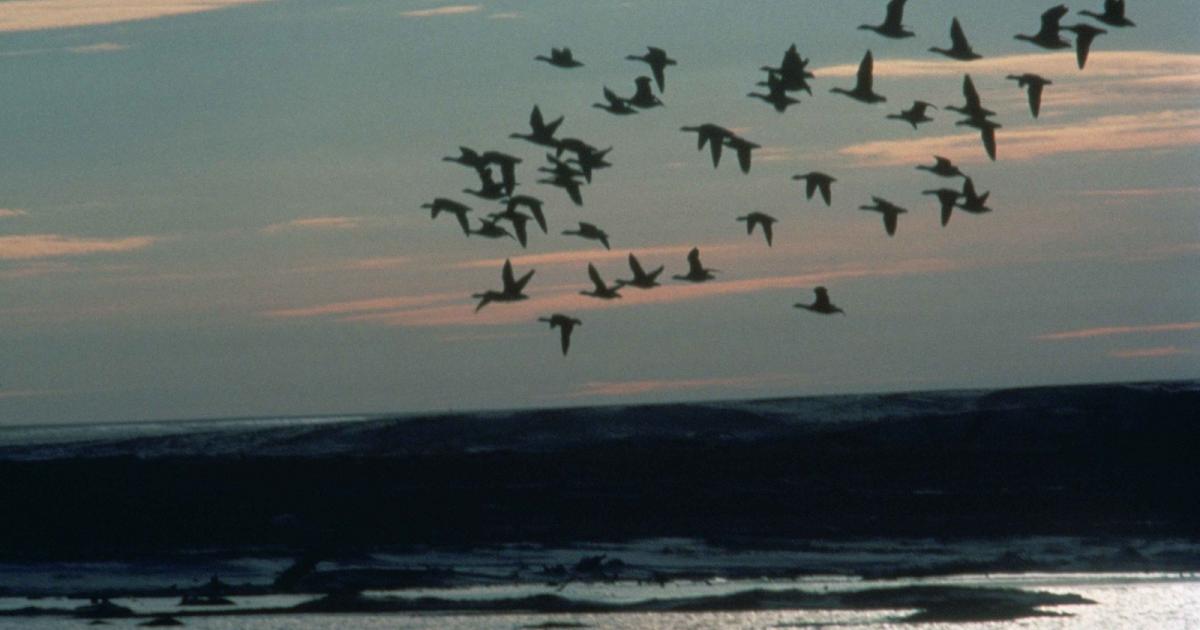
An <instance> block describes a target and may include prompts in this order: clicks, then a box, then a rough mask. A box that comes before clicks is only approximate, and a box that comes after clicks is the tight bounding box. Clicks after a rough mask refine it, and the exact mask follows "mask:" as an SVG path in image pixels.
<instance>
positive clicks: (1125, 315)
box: [0, 0, 1200, 425]
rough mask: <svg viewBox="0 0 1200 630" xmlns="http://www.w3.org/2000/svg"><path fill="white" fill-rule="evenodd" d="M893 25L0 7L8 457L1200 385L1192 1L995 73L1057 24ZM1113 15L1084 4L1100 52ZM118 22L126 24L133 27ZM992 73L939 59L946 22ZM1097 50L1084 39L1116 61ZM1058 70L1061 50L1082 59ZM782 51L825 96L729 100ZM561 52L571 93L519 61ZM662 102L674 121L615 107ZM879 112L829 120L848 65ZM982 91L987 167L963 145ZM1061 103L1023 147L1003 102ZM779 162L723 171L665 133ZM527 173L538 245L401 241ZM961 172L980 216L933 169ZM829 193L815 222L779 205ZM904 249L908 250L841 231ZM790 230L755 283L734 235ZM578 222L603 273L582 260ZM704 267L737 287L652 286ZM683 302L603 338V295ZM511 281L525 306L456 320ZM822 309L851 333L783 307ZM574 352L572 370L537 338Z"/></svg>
mask: <svg viewBox="0 0 1200 630" xmlns="http://www.w3.org/2000/svg"><path fill="white" fill-rule="evenodd" d="M885 4H886V2H885V1H884V0H870V1H868V0H861V1H860V0H853V1H846V2H836V3H833V2H828V1H825V0H787V1H784V0H757V1H754V2H738V1H734V0H728V1H695V0H686V1H685V0H674V1H672V0H665V1H664V0H643V1H621V2H618V1H608V0H593V1H588V2H584V1H561V0H559V1H551V0H537V1H517V0H510V1H495V2H492V1H488V2H483V3H480V4H446V3H438V2H435V1H433V0H427V1H408V0H399V1H395V0H393V1H382V0H371V1H368V0H364V1H343V0H277V1H270V0H262V1H255V0H154V1H149V0H145V1H143V0H126V1H123V2H120V3H114V2H100V1H98V0H7V1H3V2H0V85H3V86H4V89H3V91H2V94H0V174H2V178H0V357H2V359H3V360H2V361H0V424H4V425H17V424H42V423H67V422H96V421H125V420H148V419H172V418H201V417H224V416H273V415H315V414H334V413H390V412H397V413H409V412H424V411H439V412H440V411H447V410H463V409H486V408H513V407H552V406H563V405H578V404H625V403H632V402H653V401H668V400H682V399H689V400H695V399H719V398H750V397H753V398H758V397H773V396H793V395H814V394H827V393H846V392H875V391H892V390H918V389H945V388H973V387H1002V386H1014V385H1038V384H1062V383H1080V382H1100V381H1129V380H1151V379H1175V378H1195V377H1200V36H1198V35H1197V31H1196V25H1197V24H1200V3H1197V2H1194V1H1193V0H1155V1H1154V2H1150V1H1146V0H1129V2H1128V3H1127V4H1128V6H1129V8H1128V16H1129V17H1130V18H1131V19H1132V20H1133V21H1135V22H1136V23H1137V26H1136V27H1135V28H1126V29H1117V28H1113V27H1105V28H1107V30H1108V31H1109V33H1108V34H1106V35H1101V36H1100V37H1098V38H1097V39H1096V41H1095V43H1094V44H1093V47H1092V52H1091V56H1090V58H1089V60H1088V63H1087V67H1086V69H1085V70H1082V71H1080V70H1078V69H1077V67H1076V65H1075V55H1074V52H1073V51H1070V50H1065V51H1055V52H1049V51H1045V50H1042V49H1040V48H1036V47H1034V46H1032V45H1030V44H1028V43H1026V42H1021V41H1016V40H1014V39H1013V37H1012V36H1013V35H1014V34H1016V33H1033V32H1035V31H1036V30H1037V29H1038V26H1039V16H1040V14H1041V12H1042V11H1044V10H1045V9H1047V8H1049V7H1050V6H1051V5H1052V4H1054V3H1053V2H1050V1H1047V0H1039V1H1037V2H1033V1H1029V0H1014V1H1011V2H995V1H993V0H968V1H962V0H911V1H910V2H909V3H908V8H907V11H906V15H905V23H906V24H907V25H908V26H909V27H910V28H911V29H912V30H913V31H915V32H916V37H914V38H910V39H904V40H890V39H886V38H883V37H881V36H879V35H877V34H875V33H872V32H869V31H865V30H858V29H857V28H856V27H857V26H858V25H859V24H863V23H871V24H877V23H879V22H881V21H882V19H883V14H884V5H885ZM1102 4H1103V3H1102V0H1088V2H1086V3H1072V4H1070V7H1071V11H1072V12H1071V14H1070V15H1069V16H1068V17H1067V18H1065V19H1064V23H1066V24H1074V23H1077V22H1089V23H1093V24H1096V23H1095V22H1094V21H1092V20H1089V19H1087V18H1085V17H1083V16H1079V15H1078V14H1077V13H1076V12H1077V11H1078V10H1080V9H1091V10H1094V11H1099V9H1100V7H1101V5H1102ZM109 5H119V6H117V7H116V8H114V7H112V6H109ZM955 16H957V17H958V18H959V20H960V21H961V22H962V24H963V27H964V29H965V31H966V34H967V36H968V37H969V38H970V40H971V43H972V45H973V46H974V47H975V49H976V50H977V51H978V52H980V53H981V54H983V55H984V57H985V58H984V59H982V60H978V61H974V62H969V63H964V62H958V61H952V60H949V59H946V58H945V57H941V56H939V55H935V54H933V53H930V52H928V50H927V49H928V48H929V47H930V46H941V47H945V46H948V45H949V25H950V20H951V18H952V17H955ZM1101 26H1103V25H1101ZM1066 35H1068V38H1069V39H1071V38H1073V35H1071V34H1069V33H1067V34H1066ZM793 43H795V44H796V45H797V47H798V49H799V51H800V53H801V55H802V56H803V57H805V58H808V59H811V64H810V66H809V68H810V69H811V70H813V71H814V72H815V73H816V78H815V79H813V80H812V81H811V83H812V85H813V91H814V94H813V96H811V97H810V96H809V95H807V94H805V93H796V94H793V95H794V96H798V97H799V98H800V99H801V100H802V103H801V104H799V105H796V106H794V107H792V108H790V109H789V110H788V111H787V112H786V113H783V114H779V113H776V112H775V111H774V110H773V109H772V108H771V107H770V106H768V105H766V104H764V103H762V102H761V101H758V100H755V99H750V98H747V96H746V93H747V92H750V91H753V90H757V89H760V88H756V87H755V85H754V84H755V82H757V81H759V80H762V78H763V77H764V74H763V73H762V72H760V71H758V68H759V66H763V65H778V64H779V62H780V59H781V58H782V56H783V53H784V51H785V50H786V49H787V47H788V46H789V45H791V44H793ZM564 45H566V46H570V47H572V49H573V50H574V52H575V55H576V57H577V58H578V59H580V60H581V61H583V62H584V63H585V64H586V65H585V66H583V67H581V68H576V69H573V70H561V69H557V68H553V67H551V66H549V65H547V64H544V63H541V62H537V61H534V59H533V58H534V56H535V55H538V54H548V53H549V50H550V48H551V47H557V46H564ZM647 45H653V46H659V47H662V48H665V49H666V50H667V52H668V53H669V54H670V55H671V56H672V57H673V58H675V59H677V60H678V61H679V65H677V66H674V67H671V68H668V69H667V73H666V89H665V92H664V93H663V94H662V96H661V98H662V100H663V101H664V102H665V103H666V107H664V108H659V109H654V110H649V111H645V112H642V113H639V114H637V115H634V116H626V117H617V116H613V115H610V114H608V113H605V112H603V111H601V110H599V109H596V108H593V107H592V103H595V102H597V101H601V100H602V95H601V92H602V89H603V88H604V87H605V86H608V87H610V88H612V89H613V90H614V91H616V92H617V93H620V94H625V95H629V94H632V92H633V80H634V78H635V77H637V76H639V75H646V74H649V68H648V67H647V66H646V65H645V64H641V63H637V62H633V61H627V60H626V59H625V56H626V55H630V54H642V53H643V52H644V51H645V47H646V46H647ZM868 49H869V50H871V51H872V53H873V55H874V58H875V79H876V80H875V89H876V91H877V92H879V93H881V94H883V95H884V96H886V97H887V99H888V100H887V102H886V103H881V104H877V105H865V104H861V103H858V102H855V101H852V100H849V99H847V98H845V97H843V96H840V95H837V94H831V93H830V92H829V89H830V88H831V87H849V86H850V85H852V83H853V80H854V79H853V76H854V73H855V71H856V69H857V65H858V62H859V60H860V59H861V58H862V56H863V53H864V52H865V51H867V50H868ZM966 72H969V73H970V74H971V76H972V77H973V80H974V82H975V84H976V86H977V87H978V88H979V91H980V93H981V95H982V99H983V104H984V106H985V107H988V108H990V109H993V110H995V111H996V112H997V116H996V120H997V121H999V122H1000V123H1001V124H1002V125H1003V127H1002V128H1001V129H1000V130H999V131H998V132H997V144H998V160H997V161H995V162H991V161H989V160H988V159H987V156H986V155H985V154H984V151H983V148H982V146H981V143H980V141H979V135H978V133H977V132H975V131H974V130H972V129H970V128H965V127H961V126H955V124H954V121H956V120H958V119H959V117H958V116H957V115H956V114H954V113H953V112H947V111H944V110H937V111H932V112H931V115H932V116H933V118H934V119H935V121H934V122H933V123H930V124H927V125H924V126H922V127H921V128H920V130H919V131H915V132H914V131H913V130H912V129H911V128H910V127H909V126H908V125H907V124H906V123H902V122H899V121H895V120H887V119H885V118H884V116H885V115H886V114H891V113H897V112H899V111H900V110H901V109H902V108H907V107H909V106H910V105H911V103H912V101H913V100H914V99H923V100H928V101H931V102H933V103H934V104H936V105H938V106H939V107H940V106H944V105H950V104H961V102H962V94H961V85H962V77H963V74H964V73H966ZM1024 72H1036V73H1039V74H1042V75H1044V76H1046V77H1047V78H1049V79H1051V80H1052V81H1053V85H1050V86H1048V87H1047V88H1046V91H1045V95H1044V97H1043V102H1042V108H1041V116H1040V118H1039V119H1036V120H1035V119H1033V118H1032V117H1031V116H1030V114H1029V109H1028V105H1027V103H1026V100H1025V93H1024V91H1023V90H1021V89H1019V88H1018V87H1017V85H1016V83H1015V82H1013V81H1009V80H1006V79H1005V78H1004V77H1005V75H1007V74H1013V73H1024ZM535 104H537V105H539V106H540V108H541V110H542V112H543V113H544V114H545V116H546V117H547V119H550V118H557V117H558V116H565V122H564V123H563V124H562V126H561V127H560V128H559V131H558V135H559V136H571V137H577V138H582V139H584V140H585V141H588V142H590V143H592V144H594V145H597V146H600V147H608V146H612V147H614V148H613V150H612V153H611V154H610V155H609V161H611V162H612V163H613V167H612V168H610V169H607V170H602V171H598V172H597V173H596V176H595V180H594V182H593V184H592V185H590V186H586V187H584V188H583V191H582V192H583V198H584V205H583V206H582V207H575V206H574V205H572V204H571V202H570V201H569V200H568V199H567V197H566V195H565V193H564V192H563V191H561V190H559V189H557V188H553V187H549V186H545V185H542V184H538V183H536V180H537V179H539V178H540V175H541V174H539V173H536V171H535V169H536V167H538V166H541V165H542V164H543V163H544V159H545V158H544V157H543V155H544V153H545V151H544V150H543V149H542V148H540V147H537V146H534V145H532V144H528V143H525V142H522V141H520V140H516V139H510V138H509V137H508V136H509V134H510V133H513V132H527V131H528V123H527V121H528V117H529V112H530V109H531V108H532V107H533V105H535ZM706 122H711V123H716V124H719V125H722V126H725V127H728V128H730V129H734V130H735V131H737V132H738V133H740V134H741V135H742V136H744V137H746V138H748V139H749V140H752V141H754V142H757V143H759V144H761V145H762V148H761V149H758V150H757V151H755V154H754V159H753V168H752V170H751V172H750V174H748V175H744V174H742V173H741V172H740V171H739V170H738V169H737V162H736V159H735V158H734V156H733V155H732V154H730V155H728V156H726V158H725V159H724V160H723V161H722V163H721V165H720V168H718V169H715V170H714V169H713V168H712V165H711V163H710V162H709V157H708V154H707V152H698V151H697V150H696V144H695V136H694V135H692V134H684V133H682V132H681V131H680V130H679V127H680V126H683V125H697V124H700V123H706ZM460 145H462V146H468V147H472V148H475V149H478V150H489V149H493V150H499V151H504V152H508V153H513V154H515V155H518V156H520V157H522V158H523V159H524V162H523V163H522V164H520V165H519V166H518V168H517V179H518V181H519V182H520V186H519V187H518V192H521V193H524V194H530V195H534V196H536V197H539V198H541V199H543V200H545V202H546V214H547V217H548V220H549V223H550V234H548V235H544V234H542V233H541V232H540V231H539V230H537V229H536V227H534V226H533V225H532V224H531V225H530V228H531V234H530V243H529V246H528V248H527V249H522V248H521V247H520V245H519V244H518V243H517V242H516V241H514V240H488V239H484V238H479V237H471V238H465V237H464V236H463V234H462V233H461V231H460V230H459V228H458V226H457V224H456V223H455V222H454V220H453V219H452V218H451V217H448V216H447V217H439V218H438V219H437V220H431V219H430V216H429V211H428V210H426V209H423V208H421V204H423V203H426V202H429V201H431V200H432V199H433V198H435V197H450V198H453V199H457V200H459V201H462V202H464V203H466V204H467V205H469V206H471V207H473V208H474V212H473V213H472V214H473V215H475V216H480V215H483V214H486V213H487V212H492V211H496V210H500V209H501V206H500V204H497V203H494V202H488V201H483V200H479V199H476V198H474V197H471V196H470V195H467V194H464V193H462V192H461V190H462V189H464V188H476V187H477V184H478V178H477V177H476V176H475V175H474V174H473V173H472V172H471V171H470V170H469V169H466V168H463V167H461V166H458V165H455V164H451V163H447V162H444V161H442V159H441V158H442V157H443V156H449V155H456V154H457V153H458V147H459V146H460ZM934 154H939V155H945V156H947V157H950V158H951V159H953V160H954V161H955V162H956V163H958V164H959V165H960V166H962V168H963V169H964V170H965V171H967V172H968V173H969V174H970V175H971V176H972V177H973V178H974V181H975V183H976V186H977V187H978V188H979V189H980V190H981V191H983V190H990V191H991V197H990V199H989V202H988V205H989V206H990V207H991V208H993V210H994V211H993V212H991V213H990V214H986V215H980V216H972V215H968V214H966V213H962V212H959V211H956V212H955V214H954V216H953V217H952V219H951V220H950V223H949V225H947V226H946V227H942V226H940V225H939V212H938V206H937V201H936V199H934V198H932V197H929V196H925V195H922V194H921V192H922V191H923V190H926V189H932V188H939V187H942V186H943V185H947V186H950V187H958V186H959V183H958V181H957V180H943V179H939V178H936V177H934V176H932V175H930V174H928V173H925V172H922V171H918V170H916V169H915V166H916V165H918V164H928V163H931V162H932V155H934ZM812 170H820V171H825V172H828V173H829V174H831V175H833V176H835V177H837V178H838V181H837V182H836V183H835V184H834V188H833V204H832V206H831V207H826V206H825V205H824V204H823V203H821V202H820V201H819V199H816V200H813V201H808V200H806V199H804V195H803V185H802V184H801V183H800V182H795V181H792V179H791V177H792V175H794V174H797V173H805V172H808V171H812ZM873 195H878V196H881V197H886V198H887V199H889V200H891V201H893V202H895V203H897V204H898V205H900V206H903V207H905V208H907V209H908V210H909V212H908V213H907V214H905V215H902V216H901V217H900V221H899V229H898V230H897V233H896V235H895V236H894V237H891V238H889V237H888V236H887V235H886V234H885V232H884V230H883V226H882V222H881V220H880V216H879V215H878V214H876V213H868V212H862V211H860V210H859V209H858V207H859V206H860V205H865V204H869V203H871V197H872V196H873ZM750 211H761V212H766V213H768V214H771V215H773V216H774V217H776V218H777V219H779V223H778V224H776V226H775V235H774V246H773V247H770V248H768V247H767V246H766V244H765V242H764V241H763V239H762V237H761V235H759V234H758V233H756V234H754V235H753V236H747V235H746V233H745V227H744V224H741V223H738V222H737V221H736V220H735V218H736V217H737V216H739V215H743V214H746V213H747V212H750ZM579 221H587V222H591V223H595V224H597V225H599V226H601V227H602V228H603V229H605V230H606V231H607V232H608V234H609V238H610V241H611V243H612V247H613V249H612V250H611V251H605V250H604V249H603V248H602V247H601V246H599V245H598V244H597V243H595V242H593V241H586V240H582V239H579V238H575V237H570V236H563V235H561V234H560V232H561V231H562V230H565V229H572V228H574V227H576V225H577V223H578V222H579ZM693 246H698V247H699V248H700V250H701V255H702V258H703V261H704V263H705V265H706V266H709V267H713V268H716V269H718V270H720V273H719V274H718V281H716V282H711V283H707V284H702V285H690V284H685V283H680V282H676V281H672V280H669V276H671V275H673V274H682V273H685V272H686V262H685V256H686V254H687V252H688V250H689V249H691V248H692V247H693ZM630 252H633V253H635V254H636V255H637V256H638V257H639V258H640V259H641V261H642V263H643V265H645V266H646V267H647V268H650V267H657V266H658V265H666V272H665V274H664V278H668V279H667V280H665V282H664V284H665V286H663V287H660V288H657V289H654V290H651V291H639V290H636V289H626V290H624V291H623V294H624V298H623V299H620V300H614V301H602V300H596V299H593V298H589V297H585V296H581V295H579V291H580V290H582V289H585V288H589V286H590V285H589V283H588V279H587V272H586V269H587V265H588V263H589V262H591V263H593V264H595V265H596V267H597V268H598V269H599V270H600V273H601V274H602V275H603V276H604V277H605V278H606V279H609V280H612V279H614V278H617V277H628V274H629V270H628V267H627V265H626V262H625V259H626V256H627V255H628V254H629V253H630ZM506 258H508V259H511V261H512V264H513V266H514V268H515V271H516V273H517V274H518V275H520V274H522V273H525V272H526V271H528V270H530V269H536V274H535V275H534V277H533V279H532V280H531V282H530V284H529V286H528V288H527V293H528V294H529V295H530V298H531V299H529V300H528V301H525V302H520V303H515V304H491V305H488V306H487V307H486V308H485V309H483V310H482V311H480V312H479V313H475V312H474V309H475V300H473V299H472V298H471V294H472V293H477V292H481V291H483V290H487V289H498V288H500V268H501V266H502V265H503V263H504V260H505V259H506ZM818 285H823V286H826V287H828V289H829V293H830V297H831V298H832V300H833V302H834V303H835V304H837V305H838V306H840V307H842V308H843V309H845V311H846V316H844V317H843V316H831V317H823V316H820V315H816V314H813V313H809V312H806V311H802V310H799V309H796V308H793V307H792V305H793V304H794V303H796V302H805V303H808V302H811V301H812V288H813V287H815V286H818ZM554 312H562V313H566V314H570V315H572V316H574V317H578V318H580V319H581V320H583V325H582V326H580V327H579V328H578V329H576V331H575V334H574V337H573V339H572V346H571V352H570V354H569V355H568V356H566V357H563V356H562V355H561V354H560V352H559V346H558V343H559V342H558V335H557V332H556V331H551V330H550V329H549V328H548V327H546V325H545V324H542V323H538V322H537V321H536V320H537V317H539V316H545V315H549V314H550V313H554Z"/></svg>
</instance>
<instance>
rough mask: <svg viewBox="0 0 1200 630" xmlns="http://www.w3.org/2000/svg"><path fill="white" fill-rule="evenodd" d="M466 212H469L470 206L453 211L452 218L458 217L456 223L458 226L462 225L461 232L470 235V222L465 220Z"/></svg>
mask: <svg viewBox="0 0 1200 630" xmlns="http://www.w3.org/2000/svg"><path fill="white" fill-rule="evenodd" d="M467 212H470V208H467V209H465V210H462V211H459V212H455V213H454V218H456V219H458V224H459V225H460V226H462V231H463V234H466V235H467V236H470V235H471V224H470V223H468V222H467Z"/></svg>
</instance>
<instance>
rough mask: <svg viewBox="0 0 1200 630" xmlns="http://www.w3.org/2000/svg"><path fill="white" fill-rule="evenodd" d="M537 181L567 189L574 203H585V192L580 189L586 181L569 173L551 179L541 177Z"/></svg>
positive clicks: (580, 204)
mask: <svg viewBox="0 0 1200 630" xmlns="http://www.w3.org/2000/svg"><path fill="white" fill-rule="evenodd" d="M537 181H538V183H539V184H547V185H550V186H554V187H555V188H561V189H563V190H565V191H566V192H567V196H568V197H570V198H571V202H572V203H574V204H575V205H577V206H582V205H583V192H582V191H581V190H580V186H581V185H582V184H583V183H584V182H580V181H578V180H576V179H575V178H574V177H571V176H568V175H555V176H554V177H551V178H550V179H539V180H537Z"/></svg>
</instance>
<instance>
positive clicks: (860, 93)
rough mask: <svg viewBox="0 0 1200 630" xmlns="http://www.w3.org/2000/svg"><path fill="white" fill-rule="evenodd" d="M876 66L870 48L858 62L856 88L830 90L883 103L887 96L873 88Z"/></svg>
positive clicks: (857, 99) (866, 100)
mask: <svg viewBox="0 0 1200 630" xmlns="http://www.w3.org/2000/svg"><path fill="white" fill-rule="evenodd" d="M893 1H894V0H893ZM874 67H875V60H874V59H873V58H872V57H871V51H869V50H868V51H867V54H866V55H864V56H863V58H862V61H861V62H859V64H858V81H857V82H856V83H855V84H854V89H851V90H847V89H845V88H838V87H835V88H830V90H829V91H830V92H836V93H838V94H845V95H846V96H849V97H850V98H852V99H854V100H856V101H861V102H863V103H882V102H883V101H886V100H887V98H886V97H884V96H881V95H879V94H876V93H875V91H874V90H873V88H872V86H873V84H874V79H873V78H872V73H873V72H874Z"/></svg>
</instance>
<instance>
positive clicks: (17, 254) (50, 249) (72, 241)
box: [0, 234, 160, 260]
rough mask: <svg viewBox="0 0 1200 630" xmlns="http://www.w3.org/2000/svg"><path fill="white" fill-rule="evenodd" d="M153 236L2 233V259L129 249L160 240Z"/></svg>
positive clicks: (135, 248)
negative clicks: (93, 236) (13, 234)
mask: <svg viewBox="0 0 1200 630" xmlns="http://www.w3.org/2000/svg"><path fill="white" fill-rule="evenodd" d="M158 240H160V239H158V238H157V237H153V236H126V237H123V238H108V239H105V238H80V237H74V236H63V235H61V234H25V235H19V236H0V260H28V259H33V258H55V257H58V256H83V255H87V254H99V253H106V252H128V251H133V250H137V249H142V248H145V247H149V246H150V245H153V244H154V243H155V242H157V241H158Z"/></svg>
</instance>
